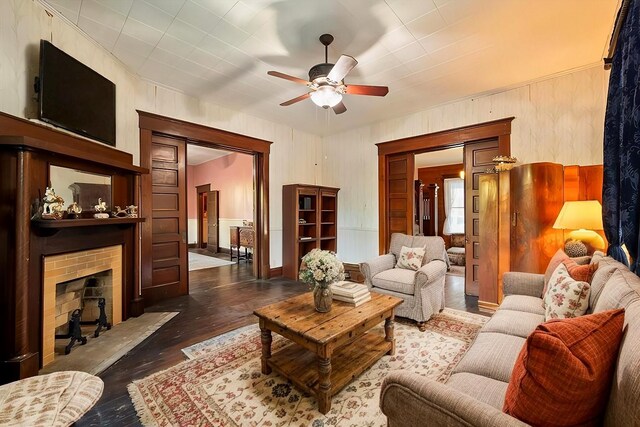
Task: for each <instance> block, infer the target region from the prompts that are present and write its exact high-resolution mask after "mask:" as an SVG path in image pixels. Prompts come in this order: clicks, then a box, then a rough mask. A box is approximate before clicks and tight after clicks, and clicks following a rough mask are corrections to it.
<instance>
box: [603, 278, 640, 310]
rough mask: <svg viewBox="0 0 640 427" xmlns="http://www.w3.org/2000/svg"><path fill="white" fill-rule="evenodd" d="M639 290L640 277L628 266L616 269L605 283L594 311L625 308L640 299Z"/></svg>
mask: <svg viewBox="0 0 640 427" xmlns="http://www.w3.org/2000/svg"><path fill="white" fill-rule="evenodd" d="M639 292H640V278H639V277H638V276H636V275H635V274H634V273H632V272H631V271H629V270H627V269H626V268H625V269H624V270H623V269H616V270H614V271H613V273H612V274H611V277H610V278H609V280H607V282H606V283H605V285H604V287H603V289H602V292H601V293H600V297H599V298H598V301H597V303H596V306H595V307H594V308H593V312H594V313H599V312H601V311H605V310H613V309H615V308H621V307H622V308H624V307H626V306H627V305H629V304H631V303H632V302H635V301H637V300H639V299H640V295H639Z"/></svg>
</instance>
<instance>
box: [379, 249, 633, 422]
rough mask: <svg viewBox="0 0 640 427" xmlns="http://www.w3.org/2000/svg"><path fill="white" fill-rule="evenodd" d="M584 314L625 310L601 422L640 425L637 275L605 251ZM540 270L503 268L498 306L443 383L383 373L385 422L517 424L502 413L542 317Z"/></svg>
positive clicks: (599, 255)
mask: <svg viewBox="0 0 640 427" xmlns="http://www.w3.org/2000/svg"><path fill="white" fill-rule="evenodd" d="M591 262H598V263H599V265H598V269H597V270H596V272H595V274H594V276H593V279H592V282H591V295H590V298H589V312H601V311H605V310H610V309H614V308H620V307H623V308H625V336H624V338H623V341H622V345H621V348H620V352H619V355H618V362H617V366H616V371H615V375H614V379H613V383H612V385H611V394H610V397H609V403H608V405H607V410H606V417H605V425H606V426H640V278H639V277H638V276H636V275H635V274H634V273H632V272H630V271H629V270H628V269H627V268H626V267H625V266H624V265H623V264H620V263H618V262H616V261H614V260H613V259H611V258H610V257H605V256H604V254H602V253H598V252H597V253H596V254H594V256H593V258H592V260H591ZM543 285H544V279H543V275H541V274H530V273H507V274H505V275H504V280H503V286H504V288H503V291H504V294H505V295H506V297H505V298H504V300H503V302H502V304H501V305H500V308H499V309H498V310H497V311H496V313H495V314H494V315H493V316H492V318H491V320H490V321H489V322H488V323H487V324H486V325H485V326H484V327H483V328H482V330H481V332H480V334H479V335H478V337H477V338H476V340H475V342H474V343H473V345H472V346H471V348H470V349H469V351H468V352H467V353H466V354H465V356H464V357H463V358H462V360H461V361H460V363H458V365H457V366H456V368H455V369H454V372H453V374H452V375H451V377H450V378H449V379H448V381H447V382H446V383H445V384H442V383H438V382H435V381H433V380H430V379H428V378H425V377H420V376H416V375H413V374H410V373H408V372H403V371H393V372H390V373H389V375H388V376H387V377H386V378H385V380H384V382H383V384H382V391H381V395H380V407H381V408H382V412H384V414H385V415H386V416H387V419H388V425H389V426H390V427H399V426H412V427H414V426H419V425H424V426H519V425H526V424H524V423H522V422H520V421H518V420H517V419H515V418H513V417H511V416H509V415H506V414H505V413H503V412H502V405H503V403H504V397H505V393H506V390H507V385H508V382H509V378H510V376H511V370H512V368H513V365H514V363H515V361H516V358H517V356H518V354H519V352H520V350H521V348H522V346H523V344H524V342H525V338H526V337H527V336H528V335H529V333H531V332H532V331H533V330H534V329H535V327H536V326H537V325H538V324H540V323H541V322H543V321H544V310H543V309H542V299H541V298H540V295H541V293H542V288H543Z"/></svg>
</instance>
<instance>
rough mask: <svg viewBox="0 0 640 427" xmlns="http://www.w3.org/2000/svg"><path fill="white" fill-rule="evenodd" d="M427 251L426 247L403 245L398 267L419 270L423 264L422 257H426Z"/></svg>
mask: <svg viewBox="0 0 640 427" xmlns="http://www.w3.org/2000/svg"><path fill="white" fill-rule="evenodd" d="M425 252H426V251H425V248H408V247H406V246H403V247H402V249H401V250H400V256H399V257H398V262H397V264H396V268H405V269H407V270H415V271H417V270H418V269H419V268H420V267H421V266H422V259H423V258H424V254H425Z"/></svg>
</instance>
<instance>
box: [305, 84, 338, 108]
mask: <svg viewBox="0 0 640 427" xmlns="http://www.w3.org/2000/svg"><path fill="white" fill-rule="evenodd" d="M311 100H312V101H313V103H314V104H316V105H317V106H318V107H322V108H331V107H334V106H336V105H338V103H339V102H340V101H342V94H340V93H338V92H336V89H335V88H334V87H333V86H320V87H319V88H318V90H316V91H315V92H311Z"/></svg>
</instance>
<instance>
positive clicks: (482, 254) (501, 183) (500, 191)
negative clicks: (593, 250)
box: [478, 162, 602, 309]
mask: <svg viewBox="0 0 640 427" xmlns="http://www.w3.org/2000/svg"><path fill="white" fill-rule="evenodd" d="M601 171H602V165H593V166H563V165H561V164H558V163H548V162H541V163H530V164H524V165H520V166H516V167H514V168H513V169H511V171H509V172H500V173H499V174H482V175H480V178H479V188H480V192H479V203H478V205H479V235H480V239H479V251H478V261H479V266H480V267H479V280H478V285H479V300H478V305H479V306H480V307H481V308H485V309H491V308H495V307H497V305H498V304H500V302H501V301H502V287H501V284H502V275H503V274H504V273H505V272H507V271H520V272H528V273H543V272H544V271H545V269H546V267H547V265H548V264H549V260H550V259H551V258H552V257H553V255H554V254H555V252H556V251H557V250H558V249H560V248H562V247H563V246H564V238H565V236H564V234H563V231H562V230H557V229H554V228H553V224H554V222H555V220H556V218H557V216H558V214H559V213H560V210H561V209H562V205H563V204H564V202H565V201H567V200H589V199H594V198H597V197H598V195H599V194H601V193H602V173H601Z"/></svg>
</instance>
